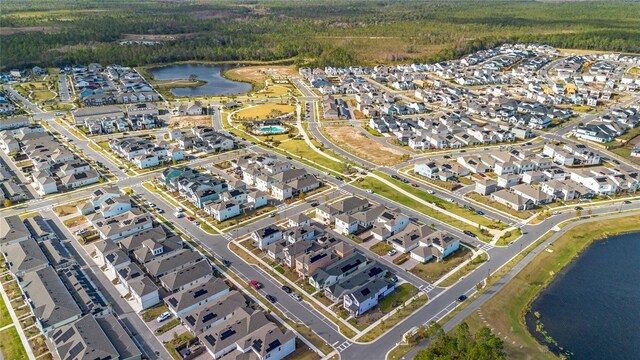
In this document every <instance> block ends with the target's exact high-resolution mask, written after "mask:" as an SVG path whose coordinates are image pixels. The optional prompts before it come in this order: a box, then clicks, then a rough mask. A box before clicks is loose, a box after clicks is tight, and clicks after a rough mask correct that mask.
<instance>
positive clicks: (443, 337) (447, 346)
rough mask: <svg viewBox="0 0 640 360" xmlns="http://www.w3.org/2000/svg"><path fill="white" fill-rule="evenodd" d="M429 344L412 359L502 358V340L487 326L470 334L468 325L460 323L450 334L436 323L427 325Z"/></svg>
mask: <svg viewBox="0 0 640 360" xmlns="http://www.w3.org/2000/svg"><path fill="white" fill-rule="evenodd" d="M428 331H430V334H429V335H430V339H431V343H430V345H429V346H428V347H427V348H426V349H424V350H421V351H419V352H418V354H417V355H416V357H415V358H414V360H467V359H468V360H503V359H506V354H505V352H504V343H503V341H502V340H501V339H500V338H499V337H497V336H496V335H494V334H493V333H492V332H491V330H490V329H489V328H488V327H483V328H481V329H480V330H478V331H477V332H476V333H475V335H472V334H471V332H470V330H469V325H467V323H465V322H463V323H460V324H459V325H458V326H456V328H455V329H454V330H453V331H452V333H451V335H449V334H447V333H445V332H444V330H443V329H442V327H440V325H438V324H433V325H431V326H430V327H429V329H428Z"/></svg>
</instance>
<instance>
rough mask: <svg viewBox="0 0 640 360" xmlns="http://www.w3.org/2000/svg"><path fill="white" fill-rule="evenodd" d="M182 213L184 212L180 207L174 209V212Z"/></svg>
mask: <svg viewBox="0 0 640 360" xmlns="http://www.w3.org/2000/svg"><path fill="white" fill-rule="evenodd" d="M183 211H184V209H183V208H181V207H177V208H176V212H183Z"/></svg>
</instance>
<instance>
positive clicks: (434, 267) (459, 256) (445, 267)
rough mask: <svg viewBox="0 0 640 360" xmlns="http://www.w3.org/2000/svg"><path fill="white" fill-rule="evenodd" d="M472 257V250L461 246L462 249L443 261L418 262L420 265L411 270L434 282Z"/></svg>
mask: <svg viewBox="0 0 640 360" xmlns="http://www.w3.org/2000/svg"><path fill="white" fill-rule="evenodd" d="M470 257H471V250H469V249H467V248H466V247H463V246H461V247H460V249H458V250H456V251H455V252H454V253H453V254H451V255H449V256H447V257H446V258H444V260H442V261H429V262H428V263H426V264H422V263H418V265H416V266H415V267H414V268H413V269H411V270H409V271H411V273H412V274H414V275H416V276H418V277H420V278H422V279H424V280H425V281H429V282H434V281H436V280H438V279H440V278H441V277H442V275H444V274H446V273H448V272H449V271H451V270H452V269H453V268H455V267H456V266H458V265H460V264H461V263H462V262H463V261H465V260H467V259H469V258H470Z"/></svg>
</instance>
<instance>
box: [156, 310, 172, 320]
mask: <svg viewBox="0 0 640 360" xmlns="http://www.w3.org/2000/svg"><path fill="white" fill-rule="evenodd" d="M170 317H171V313H170V312H169V311H165V312H163V313H162V314H160V316H158V317H157V318H156V321H157V322H159V323H160V322H163V321H165V320H167V319H168V318H170Z"/></svg>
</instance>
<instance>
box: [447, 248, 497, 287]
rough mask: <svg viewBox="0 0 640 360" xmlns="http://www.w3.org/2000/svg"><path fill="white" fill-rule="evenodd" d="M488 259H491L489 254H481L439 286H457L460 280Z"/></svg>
mask: <svg viewBox="0 0 640 360" xmlns="http://www.w3.org/2000/svg"><path fill="white" fill-rule="evenodd" d="M488 259H489V256H488V255H487V253H484V252H483V253H481V254H480V255H478V256H476V257H475V258H474V259H473V260H471V261H470V262H469V263H467V265H465V266H464V267H462V269H460V270H458V271H456V272H455V273H453V274H451V275H450V276H449V277H448V278H446V279H445V280H443V281H442V282H441V283H440V284H439V286H451V285H453V284H455V283H456V282H457V281H458V280H460V279H461V278H462V277H464V276H466V275H467V274H468V273H470V272H472V271H473V270H474V269H475V268H477V267H478V266H480V265H481V264H482V263H484V262H485V261H487V260H488Z"/></svg>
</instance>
